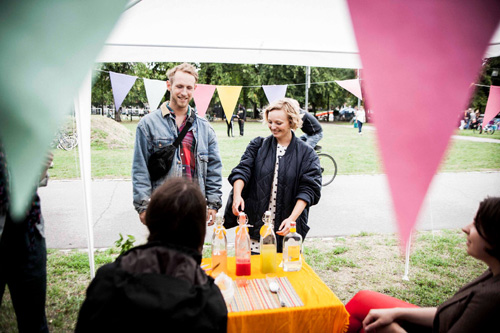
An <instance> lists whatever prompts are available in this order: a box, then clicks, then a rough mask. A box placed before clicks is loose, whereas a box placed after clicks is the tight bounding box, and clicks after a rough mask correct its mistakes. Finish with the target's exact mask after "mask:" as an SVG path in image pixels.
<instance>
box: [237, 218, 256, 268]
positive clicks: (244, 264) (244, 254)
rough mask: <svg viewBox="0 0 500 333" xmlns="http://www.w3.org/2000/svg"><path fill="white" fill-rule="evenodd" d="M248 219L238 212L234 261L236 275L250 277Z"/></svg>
mask: <svg viewBox="0 0 500 333" xmlns="http://www.w3.org/2000/svg"><path fill="white" fill-rule="evenodd" d="M247 220H248V217H247V215H246V214H245V213H243V212H240V214H239V216H238V224H239V226H238V227H236V238H235V240H234V247H235V257H236V258H235V259H236V275H237V276H243V275H250V274H251V271H252V269H251V262H250V254H251V253H250V249H251V248H250V235H249V234H248V225H247Z"/></svg>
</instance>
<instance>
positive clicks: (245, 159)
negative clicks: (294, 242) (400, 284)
mask: <svg viewBox="0 0 500 333" xmlns="http://www.w3.org/2000/svg"><path fill="white" fill-rule="evenodd" d="M264 121H265V122H266V123H267V125H268V127H269V130H270V131H271V135H270V136H268V137H266V138H262V137H257V138H255V139H253V140H252V141H251V142H250V144H249V145H248V146H247V148H246V150H245V152H244V153H243V156H242V157H241V160H240V163H239V164H238V165H237V166H236V167H235V168H234V169H233V170H232V171H231V174H230V175H229V178H228V180H229V182H230V183H231V185H233V190H232V191H231V193H230V194H229V198H228V202H227V204H226V209H225V212H224V218H225V226H226V228H231V227H235V226H236V225H237V222H236V216H237V215H238V213H239V212H240V211H244V212H245V213H246V214H247V215H248V220H249V224H250V225H253V228H251V229H250V238H251V242H252V244H251V250H252V252H254V253H259V252H260V246H259V239H260V234H259V232H260V228H261V226H262V225H263V222H262V215H263V214H264V212H265V211H268V210H269V211H271V215H272V218H273V223H274V228H275V232H276V234H277V245H278V246H277V250H278V252H281V251H282V245H283V236H285V235H286V234H288V233H289V232H290V223H291V222H293V221H295V222H296V223H297V232H298V233H300V234H301V235H302V237H303V238H305V236H306V234H307V232H308V231H309V226H308V225H307V220H308V215H309V207H310V206H312V205H315V204H317V203H318V202H319V199H320V197H321V167H320V164H319V159H318V155H317V154H316V153H315V152H314V150H313V149H312V148H311V147H310V146H309V145H307V144H306V143H305V142H303V141H302V140H299V139H298V138H297V137H296V136H295V133H294V131H295V130H296V129H297V128H299V127H300V126H301V125H302V119H301V117H300V109H299V103H298V102H297V101H296V100H294V99H291V98H283V99H281V100H278V101H275V102H274V103H272V104H271V105H269V106H268V107H266V109H265V110H264Z"/></svg>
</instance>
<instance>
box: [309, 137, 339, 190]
mask: <svg viewBox="0 0 500 333" xmlns="http://www.w3.org/2000/svg"><path fill="white" fill-rule="evenodd" d="M321 148H322V147H321V146H318V145H316V147H314V151H315V152H316V154H318V158H319V164H320V166H321V177H322V180H321V186H323V187H324V186H327V185H330V184H331V183H332V182H333V180H334V179H335V177H336V176H337V162H335V159H334V158H333V157H332V156H330V155H329V154H326V153H322V152H321Z"/></svg>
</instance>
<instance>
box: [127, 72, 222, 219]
mask: <svg viewBox="0 0 500 333" xmlns="http://www.w3.org/2000/svg"><path fill="white" fill-rule="evenodd" d="M167 76H168V81H167V89H168V90H169V91H170V100H169V101H168V102H165V103H163V104H162V105H161V106H160V108H159V109H158V110H156V111H154V112H152V113H150V114H148V115H146V116H144V117H143V118H142V119H141V121H139V124H138V125H137V130H136V139H135V146H134V159H133V162H132V187H133V194H134V207H135V209H136V210H137V212H138V213H139V218H140V220H141V222H142V223H145V222H146V220H145V217H146V209H147V207H148V204H149V200H150V197H151V194H152V193H153V191H154V190H155V189H156V188H158V187H159V186H160V185H161V184H163V182H165V180H166V179H168V178H172V177H185V178H187V179H192V180H193V181H196V182H198V184H199V185H200V189H201V192H202V193H203V195H204V196H205V198H206V199H207V207H208V216H207V220H209V221H210V222H209V224H210V225H211V224H213V223H214V221H215V214H216V213H217V210H218V209H219V208H220V207H221V206H222V190H221V188H222V162H221V158H220V154H219V147H218V145H217V137H216V135H215V131H214V129H213V128H212V126H210V124H209V122H208V121H207V120H206V119H205V118H203V117H199V116H198V115H196V110H194V109H193V108H191V107H190V106H189V101H191V98H192V97H193V92H194V90H195V89H196V82H197V81H198V73H197V72H196V68H195V67H194V66H192V65H190V64H187V63H183V64H181V65H178V66H176V67H174V68H172V69H170V70H169V71H168V72H167ZM189 118H191V119H194V122H193V124H192V126H191V128H189V130H188V132H187V134H186V136H185V137H184V138H183V140H182V143H181V144H180V145H179V147H178V148H177V150H176V152H175V156H174V160H173V162H172V167H171V168H170V170H169V171H168V173H167V174H166V175H165V176H163V177H161V178H160V179H157V180H154V181H152V180H151V177H150V174H149V171H148V160H149V157H150V156H151V155H152V154H153V153H154V152H156V151H158V150H160V149H162V148H164V147H166V146H167V145H169V144H172V143H173V142H174V141H175V139H176V138H177V137H178V136H179V134H180V132H181V131H182V129H183V128H184V126H186V124H187V122H188V119H189Z"/></svg>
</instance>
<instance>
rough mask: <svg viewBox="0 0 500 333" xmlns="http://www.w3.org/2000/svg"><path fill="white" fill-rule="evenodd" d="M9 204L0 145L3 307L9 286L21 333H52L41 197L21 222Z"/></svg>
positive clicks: (43, 178)
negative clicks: (10, 210) (46, 307)
mask: <svg viewBox="0 0 500 333" xmlns="http://www.w3.org/2000/svg"><path fill="white" fill-rule="evenodd" d="M52 160H53V155H52V153H49V154H48V156H47V161H46V163H45V167H44V170H43V172H42V176H41V179H40V183H41V184H47V178H48V174H47V169H48V168H49V166H50V165H51V163H52ZM9 203H10V202H9V176H8V166H7V161H6V157H5V154H4V153H3V147H2V145H1V143H0V305H1V302H2V298H3V294H4V292H5V286H8V287H9V292H10V297H11V299H12V305H13V306H14V311H15V313H16V318H17V327H18V329H19V332H21V333H23V332H30V333H31V332H48V331H49V329H48V326H47V318H46V314H45V299H46V294H47V249H46V245H45V234H44V221H43V217H42V211H41V207H40V197H39V196H38V193H36V192H35V193H34V195H33V200H32V202H31V205H30V207H29V208H28V211H27V213H26V217H25V218H24V219H23V220H21V221H15V220H14V219H13V218H12V217H11V216H10V212H9Z"/></svg>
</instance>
